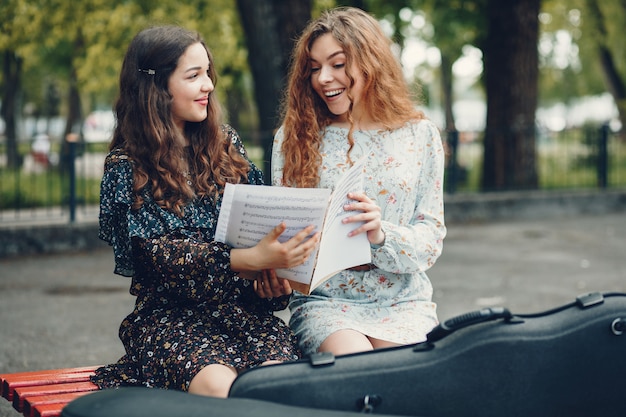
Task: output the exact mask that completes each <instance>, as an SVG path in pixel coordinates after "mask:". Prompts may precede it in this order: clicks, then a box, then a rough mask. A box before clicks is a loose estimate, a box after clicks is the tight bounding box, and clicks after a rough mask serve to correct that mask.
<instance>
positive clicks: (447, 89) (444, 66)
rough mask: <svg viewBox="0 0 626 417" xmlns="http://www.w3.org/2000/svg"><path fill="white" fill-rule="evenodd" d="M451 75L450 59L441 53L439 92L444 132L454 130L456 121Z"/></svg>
mask: <svg viewBox="0 0 626 417" xmlns="http://www.w3.org/2000/svg"><path fill="white" fill-rule="evenodd" d="M452 80H453V76H452V60H451V59H448V56H447V55H445V54H444V53H442V54H441V92H442V96H443V97H442V101H443V109H444V115H445V126H446V132H452V131H456V123H455V120H454V112H453V111H452V103H454V97H453V94H452V91H453V89H452V87H453V83H452Z"/></svg>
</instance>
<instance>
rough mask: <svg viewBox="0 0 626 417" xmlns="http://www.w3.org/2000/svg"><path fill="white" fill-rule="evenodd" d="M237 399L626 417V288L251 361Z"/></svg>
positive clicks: (452, 413) (425, 412)
mask: <svg viewBox="0 0 626 417" xmlns="http://www.w3.org/2000/svg"><path fill="white" fill-rule="evenodd" d="M230 397H231V399H243V398H246V399H253V400H259V401H265V402H267V401H269V402H274V403H279V404H284V405H288V406H294V407H299V408H304V409H314V410H318V413H322V410H338V411H345V412H357V413H358V412H368V413H373V414H387V415H404V416H431V417H517V416H519V417H522V416H523V417H528V416H533V417H558V416H567V417H573V416H585V417H588V416H602V417H613V416H616V417H617V416H619V417H624V416H626V294H622V293H604V294H603V293H589V294H584V295H581V296H579V297H577V298H576V300H574V301H572V302H571V303H569V304H567V305H563V306H560V307H556V308H554V309H551V310H549V311H544V312H540V313H536V314H512V313H511V312H510V311H509V310H508V309H506V308H485V309H482V310H478V311H474V312H470V313H467V314H463V315H461V316H457V317H454V318H452V319H450V320H447V321H445V322H443V323H440V324H439V325H438V326H437V327H436V328H434V329H433V330H432V331H431V332H430V334H429V335H428V337H427V340H426V341H425V342H423V343H419V344H415V345H409V346H402V347H394V348H389V349H382V350H375V351H371V352H364V353H357V354H351V355H342V356H338V357H334V356H333V355H331V354H323V353H320V354H315V355H312V356H311V357H308V358H306V359H302V360H299V361H294V362H286V363H282V364H278V365H272V366H263V367H258V368H253V369H250V370H248V371H245V372H243V373H242V374H240V375H239V376H238V377H237V379H236V380H235V382H234V384H233V386H232V387H231V391H230ZM226 415H234V414H224V416H226ZM242 415H243V414H242ZM245 415H248V414H245ZM249 415H251V416H252V415H255V416H256V415H261V414H255V413H251V414H249ZM262 415H265V414H262ZM317 415H319V416H323V415H325V414H317Z"/></svg>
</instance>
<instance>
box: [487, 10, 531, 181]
mask: <svg viewBox="0 0 626 417" xmlns="http://www.w3.org/2000/svg"><path fill="white" fill-rule="evenodd" d="M540 2H541V1H540V0H488V5H487V18H488V29H487V38H486V40H485V46H484V57H485V58H484V62H485V84H486V93H487V123H486V128H485V138H484V140H485V142H484V146H485V150H484V159H483V170H482V175H483V177H482V189H483V191H501V190H512V189H516V190H519V189H534V188H537V186H538V178H537V167H536V149H535V112H536V109H537V94H538V74H539V67H538V51H537V40H538V34H539V22H538V15H539V8H540Z"/></svg>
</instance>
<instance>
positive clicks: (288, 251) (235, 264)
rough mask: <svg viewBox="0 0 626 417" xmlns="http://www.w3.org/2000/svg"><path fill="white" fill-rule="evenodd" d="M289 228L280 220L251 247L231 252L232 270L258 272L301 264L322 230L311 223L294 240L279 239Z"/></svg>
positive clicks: (312, 248) (310, 251)
mask: <svg viewBox="0 0 626 417" xmlns="http://www.w3.org/2000/svg"><path fill="white" fill-rule="evenodd" d="M286 229H287V226H286V225H285V223H281V224H279V225H278V226H276V227H275V228H274V229H272V230H271V231H270V232H269V233H268V234H267V235H266V236H265V237H264V238H263V239H261V241H260V242H259V243H257V244H256V245H255V246H253V247H251V248H246V249H232V250H231V251H230V262H231V269H233V270H234V271H259V270H262V269H277V268H293V267H295V266H298V265H302V264H303V263H304V262H306V260H307V259H308V257H309V256H310V255H311V253H312V252H313V250H314V249H315V247H316V246H317V244H318V242H319V239H320V233H319V232H316V233H314V234H313V235H312V236H311V233H313V231H314V230H315V226H308V227H305V228H304V229H302V230H300V231H299V232H298V233H296V234H295V235H294V236H293V237H292V238H291V239H289V240H287V241H285V242H280V241H279V240H278V238H279V237H280V236H281V235H282V234H283V233H284V231H285V230H286Z"/></svg>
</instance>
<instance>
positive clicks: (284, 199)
mask: <svg viewBox="0 0 626 417" xmlns="http://www.w3.org/2000/svg"><path fill="white" fill-rule="evenodd" d="M363 166H364V159H361V160H359V161H357V162H356V163H355V164H354V166H352V168H351V169H350V170H348V171H347V172H346V173H345V174H344V176H343V177H342V179H341V180H340V181H339V182H338V183H337V187H336V189H335V191H334V192H333V193H331V191H330V190H329V189H323V188H288V187H271V186H260V185H248V184H236V185H234V184H226V189H225V190H224V197H223V201H222V207H221V210H220V215H219V218H218V224H217V230H216V235H215V239H216V240H217V241H221V242H225V243H228V244H229V245H232V246H233V247H235V248H245V247H252V246H254V245H256V244H257V243H258V242H259V241H260V240H261V239H263V237H264V236H265V235H266V234H267V233H268V232H269V231H270V230H272V228H274V227H275V226H276V225H277V224H280V223H281V222H284V223H285V224H286V226H287V227H286V230H285V232H284V233H283V234H282V235H281V236H280V239H282V241H287V240H288V239H290V238H291V237H293V236H294V235H295V234H296V233H297V232H299V231H300V230H302V229H304V228H305V227H307V226H309V225H314V226H315V230H318V231H321V241H320V244H319V246H318V248H317V249H316V250H315V251H314V252H313V253H312V254H311V256H310V257H309V258H308V260H307V261H306V262H304V263H303V264H302V265H299V266H297V267H293V268H282V269H277V270H276V273H277V275H278V276H279V277H281V278H287V279H289V280H291V281H292V282H293V283H294V288H296V289H298V290H300V291H302V292H306V293H309V292H310V291H311V290H312V289H314V288H315V287H316V286H317V285H319V284H321V283H322V282H323V281H325V280H326V279H327V278H329V277H331V276H332V275H333V274H335V273H337V272H338V271H341V270H343V269H347V268H350V267H353V266H356V265H361V264H367V263H369V262H371V253H370V245H369V241H368V240H367V236H366V234H365V233H361V234H358V235H356V236H354V237H349V236H348V235H349V233H350V232H351V231H352V230H354V229H355V228H357V227H358V225H357V224H354V223H349V224H344V223H342V219H343V218H345V217H346V216H349V215H350V212H347V211H345V210H344V208H343V207H344V205H345V204H347V203H348V202H349V200H348V198H347V195H348V193H350V192H362V191H363ZM298 283H300V284H301V285H297V284H298Z"/></svg>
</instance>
